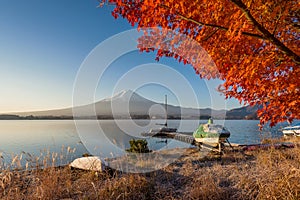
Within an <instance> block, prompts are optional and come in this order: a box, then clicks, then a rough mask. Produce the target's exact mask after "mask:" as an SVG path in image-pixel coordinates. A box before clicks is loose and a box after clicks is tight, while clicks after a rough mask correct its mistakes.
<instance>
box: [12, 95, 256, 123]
mask: <svg viewBox="0 0 300 200" xmlns="http://www.w3.org/2000/svg"><path fill="white" fill-rule="evenodd" d="M164 106H165V105H164V104H163V103H158V102H155V101H152V100H149V99H147V98H145V97H143V96H141V95H139V94H138V93H136V92H134V91H132V90H123V91H120V92H118V93H117V94H115V95H113V96H112V97H109V98H104V99H102V100H100V101H97V102H95V103H90V104H86V105H82V106H77V107H69V108H63V109H53V110H44V111H33V112H14V113H8V114H13V115H18V116H21V117H26V116H34V117H39V118H43V117H46V116H48V117H49V116H50V117H73V112H74V113H75V115H74V117H78V118H89V117H91V116H102V117H104V118H105V117H107V118H115V117H116V118H139V116H140V117H141V118H165V116H166V113H165V110H164ZM167 109H168V118H181V119H193V118H198V119H199V118H201V117H202V118H209V117H213V118H221V119H224V118H225V117H226V118H228V119H245V118H247V116H250V117H248V118H251V119H252V118H255V117H256V111H255V110H257V109H256V108H254V109H249V106H246V107H241V108H236V109H231V110H224V109H222V110H215V109H212V108H186V107H181V106H175V105H170V104H168V105H167ZM95 111H96V113H95ZM254 112H255V113H254ZM100 118H101V117H100Z"/></svg>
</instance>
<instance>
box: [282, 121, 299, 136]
mask: <svg viewBox="0 0 300 200" xmlns="http://www.w3.org/2000/svg"><path fill="white" fill-rule="evenodd" d="M282 133H283V135H284V136H299V137H300V123H297V124H295V125H293V126H287V127H284V128H283V129H282Z"/></svg>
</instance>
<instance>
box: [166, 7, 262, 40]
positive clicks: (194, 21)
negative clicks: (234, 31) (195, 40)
mask: <svg viewBox="0 0 300 200" xmlns="http://www.w3.org/2000/svg"><path fill="white" fill-rule="evenodd" d="M161 7H163V8H166V9H170V7H168V6H166V5H161ZM175 14H176V15H177V16H179V17H181V18H182V19H184V20H186V21H189V22H193V23H195V24H197V25H200V26H207V27H213V28H217V29H219V30H223V31H228V30H229V28H227V27H224V26H220V25H216V24H207V23H203V22H201V21H197V20H195V19H193V18H191V17H186V16H184V15H183V14H181V13H179V12H176V13H175ZM242 35H246V36H251V37H255V38H258V39H262V40H265V39H266V38H265V37H264V36H261V35H259V34H255V33H249V32H242Z"/></svg>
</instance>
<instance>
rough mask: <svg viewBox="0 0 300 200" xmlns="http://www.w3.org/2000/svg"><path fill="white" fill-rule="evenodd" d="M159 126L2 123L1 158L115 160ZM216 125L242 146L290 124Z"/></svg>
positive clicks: (182, 124) (187, 125)
mask: <svg viewBox="0 0 300 200" xmlns="http://www.w3.org/2000/svg"><path fill="white" fill-rule="evenodd" d="M206 122H207V121H206V120H200V121H199V120H182V121H181V120H169V126H170V127H178V128H179V130H178V131H182V132H193V131H194V130H195V129H196V128H197V127H198V125H199V123H206ZM157 123H163V121H160V120H157V121H149V120H136V121H131V120H116V121H114V120H99V121H96V120H79V121H76V123H75V122H74V121H73V120H28V121H27V120H1V121H0V135H1V140H0V156H1V157H2V160H11V157H13V155H16V154H21V153H23V154H25V153H26V154H28V153H29V154H30V155H34V156H40V155H45V154H47V153H53V152H57V153H59V154H61V153H63V154H68V156H67V157H66V159H65V161H66V162H69V161H71V160H73V159H74V158H76V157H80V156H82V154H84V153H89V154H93V155H100V156H102V157H115V156H119V155H123V154H124V152H125V151H124V150H125V149H126V148H128V147H129V140H130V139H133V138H141V136H140V133H141V132H143V131H148V130H149V129H150V128H155V127H156V128H157V127H159V125H156V124H157ZM214 123H218V124H224V125H225V126H226V127H227V128H228V129H229V130H230V132H231V136H230V138H229V141H230V142H232V143H242V144H251V143H258V142H260V140H261V139H262V138H263V137H270V136H272V137H280V136H282V132H281V131H279V129H280V128H281V127H284V126H286V125H287V124H285V123H284V124H279V125H277V126H276V127H273V128H268V127H266V128H265V129H264V130H263V131H262V132H260V131H259V130H258V126H257V124H258V123H259V121H256V120H226V121H225V122H224V121H218V120H215V122H214ZM100 128H101V129H100ZM147 141H148V144H149V148H150V149H153V150H159V149H168V148H175V147H188V146H190V145H188V144H185V143H182V142H179V141H173V140H168V141H167V143H165V142H164V141H165V140H161V139H156V138H147ZM72 150H74V153H73V151H72ZM29 154H28V155H29Z"/></svg>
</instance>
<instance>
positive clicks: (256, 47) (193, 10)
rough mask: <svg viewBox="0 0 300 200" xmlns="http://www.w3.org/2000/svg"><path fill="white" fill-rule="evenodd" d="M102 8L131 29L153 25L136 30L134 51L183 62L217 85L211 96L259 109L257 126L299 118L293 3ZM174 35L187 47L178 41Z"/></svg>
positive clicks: (234, 0) (297, 9)
mask: <svg viewBox="0 0 300 200" xmlns="http://www.w3.org/2000/svg"><path fill="white" fill-rule="evenodd" d="M100 1H101V0H100ZM109 2H110V3H114V4H115V8H114V10H113V12H112V15H113V16H114V17H115V18H118V17H119V16H121V17H123V18H126V19H127V20H128V22H129V23H131V24H132V25H133V26H134V25H136V26H137V27H138V28H139V29H142V28H147V27H160V28H159V29H154V31H147V30H144V36H142V37H141V38H140V39H139V48H140V50H141V51H154V50H156V52H157V58H156V59H157V60H159V58H160V57H162V56H167V57H174V58H175V59H177V60H178V61H179V62H180V61H183V62H184V63H189V64H191V65H192V66H193V67H194V69H195V71H196V73H198V74H199V75H200V77H203V78H208V79H209V78H219V79H222V80H224V84H223V85H221V86H220V88H219V90H220V91H221V92H223V93H224V94H225V97H226V98H236V99H238V100H239V101H240V102H241V103H244V104H245V105H247V104H249V105H259V106H260V108H261V109H260V110H259V111H258V116H259V117H260V122H261V124H265V123H266V122H268V121H270V125H271V126H273V125H275V124H276V123H278V122H281V121H285V120H288V121H292V120H293V119H296V118H297V119H300V81H299V79H300V56H299V54H300V48H299V47H300V41H299V39H300V32H299V30H300V1H298V0H209V1H208V0H193V1H190V0H138V1H132V0H109ZM102 3H103V1H102ZM164 30H173V31H174V32H175V34H172V36H169V35H170V34H168V33H166V31H164ZM176 33H178V34H176ZM167 35H168V36H167ZM180 35H185V36H186V37H187V38H189V39H191V40H192V41H193V42H180V41H182V37H181V36H180ZM170 38H171V39H170ZM167 39H168V40H167ZM166 41H167V42H166ZM194 41H196V43H197V44H198V45H200V46H201V47H202V48H203V49H205V50H206V51H207V52H208V54H209V56H210V57H211V59H212V60H213V61H214V63H215V67H212V64H211V65H210V64H209V63H205V59H202V60H201V59H200V58H201V56H200V57H199V55H198V54H197V52H198V51H197V50H198V49H197V48H196V46H197V45H195V44H194ZM206 61H207V60H206ZM207 62H209V61H207ZM203 63H205V64H203Z"/></svg>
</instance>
